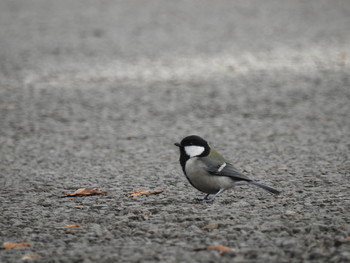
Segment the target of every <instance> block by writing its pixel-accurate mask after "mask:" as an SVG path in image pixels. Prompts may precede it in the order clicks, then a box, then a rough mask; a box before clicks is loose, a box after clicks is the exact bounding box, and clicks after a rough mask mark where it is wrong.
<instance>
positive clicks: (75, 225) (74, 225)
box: [64, 224, 80, 228]
mask: <svg viewBox="0 0 350 263" xmlns="http://www.w3.org/2000/svg"><path fill="white" fill-rule="evenodd" d="M64 226H65V227H67V228H75V227H80V225H79V224H72V225H67V224H64Z"/></svg>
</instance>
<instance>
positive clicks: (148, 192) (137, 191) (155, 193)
mask: <svg viewBox="0 0 350 263" xmlns="http://www.w3.org/2000/svg"><path fill="white" fill-rule="evenodd" d="M163 192H164V190H155V191H148V190H136V191H133V192H129V193H128V195H130V196H131V197H136V196H141V195H157V194H160V193H163Z"/></svg>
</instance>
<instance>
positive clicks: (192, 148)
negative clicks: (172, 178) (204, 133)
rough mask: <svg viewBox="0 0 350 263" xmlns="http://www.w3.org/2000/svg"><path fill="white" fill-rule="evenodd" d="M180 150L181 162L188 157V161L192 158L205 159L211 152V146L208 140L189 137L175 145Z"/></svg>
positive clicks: (193, 136)
mask: <svg viewBox="0 0 350 263" xmlns="http://www.w3.org/2000/svg"><path fill="white" fill-rule="evenodd" d="M175 145H176V146H178V147H179V148H180V154H181V156H180V160H181V158H184V157H183V156H185V157H186V160H188V159H189V158H192V157H204V156H207V155H208V154H209V152H210V146H209V144H208V142H207V141H206V140H204V139H203V138H201V137H199V136H197V135H191V136H187V137H185V138H184V139H182V141H181V142H180V143H175Z"/></svg>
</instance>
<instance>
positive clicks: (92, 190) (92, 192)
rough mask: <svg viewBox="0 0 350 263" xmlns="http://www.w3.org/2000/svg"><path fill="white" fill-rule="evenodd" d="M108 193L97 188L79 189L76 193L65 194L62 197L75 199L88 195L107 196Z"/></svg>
mask: <svg viewBox="0 0 350 263" xmlns="http://www.w3.org/2000/svg"><path fill="white" fill-rule="evenodd" d="M105 194H107V192H102V191H101V190H100V189H97V188H79V189H78V190H76V191H75V192H74V193H68V194H65V195H64V196H62V197H75V196H87V195H105Z"/></svg>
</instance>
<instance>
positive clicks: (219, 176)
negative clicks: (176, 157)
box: [175, 135, 280, 200]
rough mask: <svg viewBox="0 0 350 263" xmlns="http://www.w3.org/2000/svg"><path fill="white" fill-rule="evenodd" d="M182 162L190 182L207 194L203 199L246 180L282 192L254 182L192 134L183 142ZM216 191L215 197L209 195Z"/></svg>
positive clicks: (269, 189)
mask: <svg viewBox="0 0 350 263" xmlns="http://www.w3.org/2000/svg"><path fill="white" fill-rule="evenodd" d="M175 145H176V146H178V147H179V149H180V164H181V167H182V170H183V172H184V174H185V176H186V177H187V179H188V181H189V182H190V184H191V185H192V186H193V187H195V188H196V189H198V190H199V191H201V192H203V193H206V194H207V195H206V196H205V197H204V199H203V200H214V199H215V197H217V196H218V195H219V194H220V193H222V192H223V191H225V190H227V189H229V188H232V187H233V186H234V185H235V184H236V183H238V182H247V183H249V184H253V185H256V186H258V187H261V188H262V189H265V190H266V191H269V192H270V193H272V194H275V195H277V194H279V193H280V191H278V190H276V189H274V188H271V187H269V186H266V185H263V184H261V183H258V182H255V181H253V180H251V179H249V178H248V177H246V176H245V175H243V174H242V173H240V172H239V171H237V169H236V168H235V167H233V166H232V164H230V163H229V162H228V161H227V160H226V159H225V158H224V157H222V156H221V155H220V154H219V153H217V152H216V151H215V150H214V149H213V148H211V147H210V146H209V144H208V142H207V141H206V140H204V139H203V138H201V137H199V136H196V135H191V136H188V137H185V138H184V139H183V140H182V141H181V142H180V143H175ZM211 194H214V196H213V197H212V198H209V195H211Z"/></svg>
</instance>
